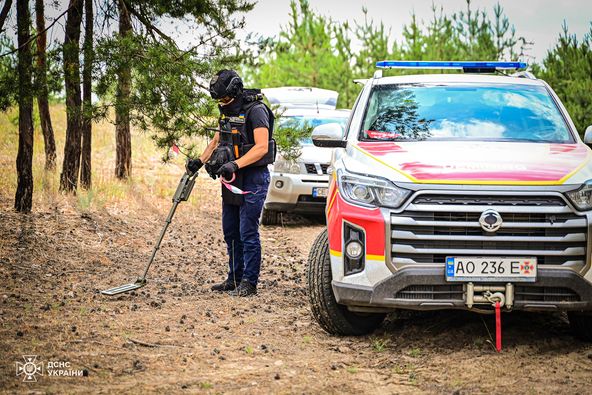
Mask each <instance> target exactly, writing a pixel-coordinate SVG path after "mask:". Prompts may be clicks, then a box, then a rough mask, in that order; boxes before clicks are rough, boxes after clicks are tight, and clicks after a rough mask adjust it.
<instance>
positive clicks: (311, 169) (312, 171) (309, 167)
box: [304, 163, 329, 174]
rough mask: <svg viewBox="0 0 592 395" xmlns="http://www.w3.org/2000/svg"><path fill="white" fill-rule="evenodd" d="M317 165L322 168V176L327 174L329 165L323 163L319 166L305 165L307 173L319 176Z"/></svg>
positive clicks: (315, 164) (313, 164)
mask: <svg viewBox="0 0 592 395" xmlns="http://www.w3.org/2000/svg"><path fill="white" fill-rule="evenodd" d="M317 165H319V166H320V169H321V173H322V174H327V169H328V168H329V164H328V163H322V164H318V163H305V164H304V166H305V167H306V172H307V173H308V174H319V172H318V170H317Z"/></svg>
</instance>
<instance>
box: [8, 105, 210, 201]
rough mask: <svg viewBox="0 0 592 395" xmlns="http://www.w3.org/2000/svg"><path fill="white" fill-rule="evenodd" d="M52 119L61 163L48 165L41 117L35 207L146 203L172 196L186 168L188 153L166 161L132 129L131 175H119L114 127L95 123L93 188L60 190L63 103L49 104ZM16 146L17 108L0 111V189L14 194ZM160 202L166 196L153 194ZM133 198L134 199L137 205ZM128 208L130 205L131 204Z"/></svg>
mask: <svg viewBox="0 0 592 395" xmlns="http://www.w3.org/2000/svg"><path fill="white" fill-rule="evenodd" d="M51 116H52V123H53V127H54V132H55V139H56V146H57V168H56V170H55V171H54V172H47V171H45V170H44V166H45V151H44V143H43V135H42V134H41V129H40V126H39V122H38V121H36V124H35V138H34V153H33V182H34V187H33V210H35V209H38V208H44V207H50V208H52V207H56V206H60V207H62V206H66V207H71V208H73V209H76V210H80V211H93V210H101V209H105V208H113V207H115V206H118V207H119V208H122V206H123V205H122V204H121V203H122V202H125V203H126V204H125V206H127V205H128V204H131V205H137V204H139V205H141V206H142V205H144V204H146V199H145V198H146V196H150V197H151V198H150V199H148V200H150V201H152V200H153V199H152V197H156V198H167V199H168V198H169V197H170V196H171V195H172V194H173V193H174V189H175V188H176V184H177V182H178V179H179V177H180V175H181V174H182V173H183V171H184V170H183V168H184V158H183V157H182V156H181V157H179V158H176V159H175V160H172V161H170V162H169V163H166V164H165V163H163V162H162V159H161V158H162V156H163V154H164V153H163V152H162V151H159V150H158V149H157V148H156V146H155V145H154V143H153V142H152V140H151V139H150V136H148V135H146V134H143V133H141V132H139V131H137V130H134V129H133V128H132V177H131V179H130V180H128V181H121V180H118V179H117V178H116V177H115V176H114V169H115V126H114V125H113V124H111V123H110V122H108V121H102V122H96V123H95V124H94V125H93V141H92V144H93V148H92V169H93V175H92V188H91V189H90V190H88V191H84V190H82V189H80V190H79V191H78V193H77V194H76V195H75V196H71V195H66V194H62V193H61V192H59V190H58V189H59V177H60V170H61V165H62V161H63V154H64V140H65V130H66V112H65V108H64V105H62V104H56V105H53V106H52V108H51ZM17 149H18V110H17V109H12V110H10V111H8V112H7V113H0V166H1V169H2V172H1V173H0V194H1V195H3V196H11V197H13V196H14V192H15V189H16V182H17V178H16V154H17ZM199 198H200V194H194V196H192V198H191V200H190V203H192V205H195V204H196V201H198V200H199ZM155 200H156V201H158V200H162V199H155ZM134 203H135V204H134ZM128 207H129V206H128Z"/></svg>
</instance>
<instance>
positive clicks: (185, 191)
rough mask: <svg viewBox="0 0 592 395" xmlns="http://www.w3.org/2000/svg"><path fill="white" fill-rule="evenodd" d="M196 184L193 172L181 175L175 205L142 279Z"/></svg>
mask: <svg viewBox="0 0 592 395" xmlns="http://www.w3.org/2000/svg"><path fill="white" fill-rule="evenodd" d="M194 184H195V176H194V175H193V174H189V173H185V174H183V177H181V181H179V185H178V186H177V190H176V191H175V194H174V195H173V207H171V210H170V211H169V215H168V216H167V218H166V220H165V221H164V227H163V228H162V230H161V231H160V236H158V241H157V242H156V245H155V246H154V249H153V250H152V255H151V256H150V260H149V261H148V265H147V266H146V269H145V270H144V274H142V277H140V279H141V280H145V279H146V275H147V274H148V270H149V269H150V265H152V262H154V258H155V257H156V253H157V252H158V250H159V249H160V243H162V239H163V238H164V235H165V233H166V231H167V229H168V227H169V225H170V224H171V221H172V220H173V216H174V215H175V211H176V210H177V206H178V205H179V203H181V202H183V201H186V200H187V199H189V195H190V194H191V190H192V189H193V185H194Z"/></svg>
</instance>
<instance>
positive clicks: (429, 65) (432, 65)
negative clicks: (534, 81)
mask: <svg viewBox="0 0 592 395" xmlns="http://www.w3.org/2000/svg"><path fill="white" fill-rule="evenodd" d="M527 66H528V65H527V64H526V63H524V62H449V61H428V62H426V61H414V60H381V61H379V62H376V67H378V68H381V69H390V68H399V69H460V70H465V71H479V70H483V71H487V70H498V69H499V70H516V69H525V68H526V67H527Z"/></svg>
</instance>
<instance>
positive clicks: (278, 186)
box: [275, 180, 284, 189]
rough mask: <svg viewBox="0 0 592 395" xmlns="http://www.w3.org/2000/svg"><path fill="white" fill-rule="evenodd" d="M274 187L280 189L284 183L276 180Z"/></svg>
mask: <svg viewBox="0 0 592 395" xmlns="http://www.w3.org/2000/svg"><path fill="white" fill-rule="evenodd" d="M275 187H276V188H277V189H282V188H283V187H284V182H283V181H282V180H277V181H276V182H275Z"/></svg>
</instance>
